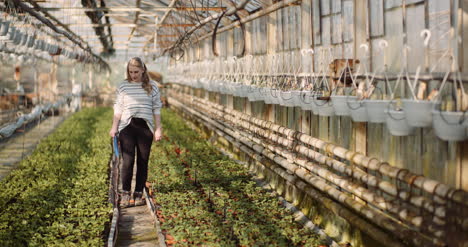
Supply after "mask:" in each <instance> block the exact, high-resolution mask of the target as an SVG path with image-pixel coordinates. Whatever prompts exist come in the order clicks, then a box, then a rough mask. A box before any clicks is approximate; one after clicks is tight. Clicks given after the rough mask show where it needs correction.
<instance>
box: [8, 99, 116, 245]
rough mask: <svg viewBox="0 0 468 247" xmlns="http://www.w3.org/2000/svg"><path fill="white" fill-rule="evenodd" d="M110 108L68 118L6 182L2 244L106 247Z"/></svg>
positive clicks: (87, 110) (108, 217)
mask: <svg viewBox="0 0 468 247" xmlns="http://www.w3.org/2000/svg"><path fill="white" fill-rule="evenodd" d="M109 119H112V112H111V111H110V110H109V109H108V108H94V109H85V110H83V111H81V112H79V113H76V114H74V115H73V116H71V117H70V118H68V119H67V120H66V121H65V122H64V123H63V124H61V125H60V126H59V128H57V130H56V131H55V132H54V133H53V134H51V135H50V136H49V137H47V138H46V139H44V140H43V141H42V142H41V143H40V144H39V145H38V146H37V148H36V150H35V151H34V153H33V154H31V155H30V156H29V157H28V158H27V159H25V160H23V161H22V162H21V163H20V165H19V168H18V169H16V170H14V171H13V172H12V173H11V174H10V175H9V176H8V177H6V178H5V179H4V180H3V181H1V182H0V246H103V245H104V239H103V235H104V231H105V228H106V225H108V224H109V221H110V216H109V215H110V212H111V210H112V206H111V205H110V204H109V203H108V202H107V199H108V195H107V192H108V180H107V179H108V175H107V169H108V161H109V157H110V152H111V149H110V147H109V137H108V130H109V128H110V126H109V124H110V121H109Z"/></svg>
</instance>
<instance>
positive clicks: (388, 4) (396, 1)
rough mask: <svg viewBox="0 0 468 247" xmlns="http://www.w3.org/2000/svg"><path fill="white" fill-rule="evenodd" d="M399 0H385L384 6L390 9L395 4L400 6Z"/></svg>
mask: <svg viewBox="0 0 468 247" xmlns="http://www.w3.org/2000/svg"><path fill="white" fill-rule="evenodd" d="M401 1H402V0H385V8H386V9H390V8H394V7H397V6H401V4H402V3H401Z"/></svg>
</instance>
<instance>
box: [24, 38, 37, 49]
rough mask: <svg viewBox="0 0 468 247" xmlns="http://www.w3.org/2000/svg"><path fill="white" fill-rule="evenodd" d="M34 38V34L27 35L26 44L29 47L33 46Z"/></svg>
mask: <svg viewBox="0 0 468 247" xmlns="http://www.w3.org/2000/svg"><path fill="white" fill-rule="evenodd" d="M35 40H36V37H35V35H30V36H28V41H27V43H26V46H27V47H29V48H31V47H33V46H34V41H35Z"/></svg>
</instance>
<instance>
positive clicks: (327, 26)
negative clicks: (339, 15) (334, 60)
mask: <svg viewBox="0 0 468 247" xmlns="http://www.w3.org/2000/svg"><path fill="white" fill-rule="evenodd" d="M330 18H331V17H330V16H327V17H323V18H322V27H323V30H322V45H323V46H327V45H330V44H331V37H330V31H331V23H330V22H331V20H330Z"/></svg>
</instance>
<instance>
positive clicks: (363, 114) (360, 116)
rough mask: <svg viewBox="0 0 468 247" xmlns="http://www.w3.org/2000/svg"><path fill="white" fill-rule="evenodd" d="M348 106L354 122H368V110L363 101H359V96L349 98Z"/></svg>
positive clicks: (347, 100)
mask: <svg viewBox="0 0 468 247" xmlns="http://www.w3.org/2000/svg"><path fill="white" fill-rule="evenodd" d="M346 104H347V105H348V108H349V112H350V115H351V118H352V119H353V122H367V120H368V118H367V110H366V107H365V105H364V102H363V101H362V100H358V98H357V96H347V99H346Z"/></svg>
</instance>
